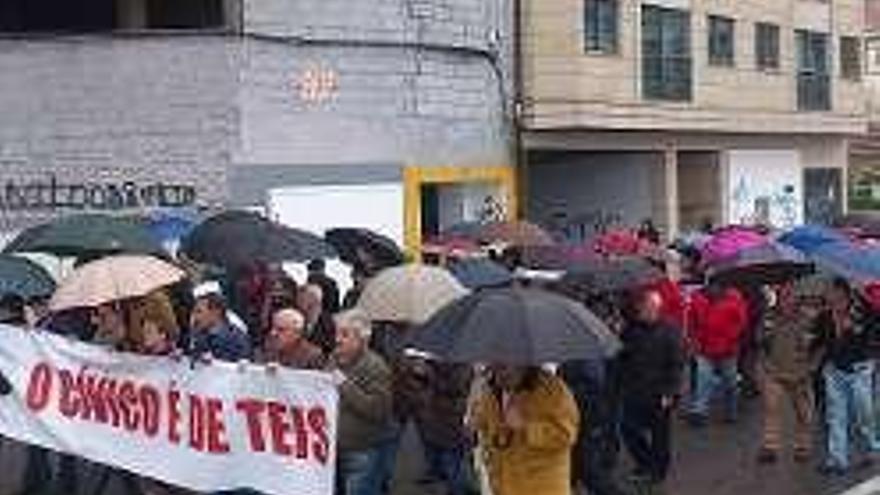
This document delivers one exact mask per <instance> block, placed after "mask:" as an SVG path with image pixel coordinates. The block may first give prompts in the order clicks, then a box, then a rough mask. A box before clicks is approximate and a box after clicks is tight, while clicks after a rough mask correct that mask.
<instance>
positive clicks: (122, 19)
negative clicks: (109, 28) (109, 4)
mask: <svg viewBox="0 0 880 495" xmlns="http://www.w3.org/2000/svg"><path fill="white" fill-rule="evenodd" d="M116 12H117V13H116V24H117V25H118V26H119V28H120V29H145V28H146V27H147V1H146V0H117V1H116Z"/></svg>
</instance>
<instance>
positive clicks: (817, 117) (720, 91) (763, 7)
mask: <svg viewBox="0 0 880 495" xmlns="http://www.w3.org/2000/svg"><path fill="white" fill-rule="evenodd" d="M619 4H620V24H619V42H620V45H619V46H620V49H619V53H618V54H613V55H601V54H600V55H596V54H587V53H585V51H584V44H583V33H584V27H583V2H582V1H580V0H559V1H553V2H548V1H544V0H527V1H526V5H527V9H526V11H527V21H526V22H527V28H526V30H525V33H526V36H525V38H524V41H523V42H524V49H525V53H526V57H527V62H526V68H525V69H526V88H527V93H528V95H529V97H530V100H531V101H532V104H531V105H530V106H529V108H527V119H526V122H527V123H528V125H529V126H530V127H532V128H535V129H549V128H562V127H599V128H610V129H641V130H650V129H680V130H699V131H724V132H730V131H734V132H768V133H787V132H796V133H829V132H833V133H859V132H863V131H864V126H865V123H866V121H865V115H864V114H865V112H864V98H865V91H864V88H863V87H862V85H861V83H860V82H854V81H847V80H843V79H841V78H840V77H839V72H840V71H839V63H840V62H839V37H840V36H842V35H847V36H860V35H861V33H862V30H863V26H864V7H863V5H862V3H861V2H859V1H857V0H840V1H834V2H827V3H820V2H805V1H802V0H777V1H773V2H743V1H736V0H690V1H688V0H682V1H679V2H676V4H680V6H682V7H684V8H687V9H689V10H690V11H691V34H692V35H691V42H692V58H693V63H694V97H693V101H692V102H686V103H661V102H653V101H645V100H644V99H642V97H641V87H640V80H639V78H640V77H641V75H640V74H641V68H640V64H641V55H640V52H641V48H640V43H641V41H640V39H641V34H640V25H641V20H640V17H641V15H640V8H641V7H640V6H641V2H640V1H639V0H620V1H619ZM709 14H717V15H724V16H729V17H733V18H734V19H735V20H736V40H735V49H736V54H735V59H736V60H735V62H736V64H735V66H734V67H711V66H709V64H708V55H707V33H706V30H707V23H708V22H707V16H708V15H709ZM755 22H773V23H776V24H778V25H779V26H780V46H781V56H780V60H781V67H780V69H779V70H778V71H772V72H761V71H759V70H758V69H757V68H756V63H755V53H754V24H755ZM799 28H810V29H814V30H819V31H822V32H826V33H830V34H831V35H832V40H833V44H832V47H831V52H832V54H833V58H834V60H835V65H834V77H833V83H832V84H833V88H834V90H833V96H832V100H833V111H832V112H799V111H797V110H796V108H797V100H796V97H797V95H796V81H795V69H796V60H795V46H794V43H795V42H794V34H793V31H794V30H795V29H799Z"/></svg>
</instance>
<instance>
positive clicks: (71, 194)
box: [0, 173, 196, 211]
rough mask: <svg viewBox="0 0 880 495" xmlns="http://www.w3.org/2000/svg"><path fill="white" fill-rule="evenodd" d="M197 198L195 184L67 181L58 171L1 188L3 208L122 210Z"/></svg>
mask: <svg viewBox="0 0 880 495" xmlns="http://www.w3.org/2000/svg"><path fill="white" fill-rule="evenodd" d="M195 202H196V188H195V187H194V186H191V185H186V184H170V183H165V182H158V181H157V182H152V183H149V184H139V183H137V182H134V181H123V182H88V181H84V182H64V181H61V180H59V179H58V178H57V177H56V176H55V174H51V173H50V174H47V175H46V176H45V177H43V178H39V179H33V180H26V181H22V180H17V179H7V180H6V181H5V183H4V184H3V186H2V188H0V210H2V211H53V210H60V209H74V210H123V209H137V208H150V207H183V206H192V205H194V204H195Z"/></svg>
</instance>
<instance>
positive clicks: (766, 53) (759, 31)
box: [755, 22, 779, 70]
mask: <svg viewBox="0 0 880 495" xmlns="http://www.w3.org/2000/svg"><path fill="white" fill-rule="evenodd" d="M755 61H756V63H757V65H758V69H759V70H774V69H778V68H779V26H777V25H775V24H767V23H764V22H759V23H757V24H755Z"/></svg>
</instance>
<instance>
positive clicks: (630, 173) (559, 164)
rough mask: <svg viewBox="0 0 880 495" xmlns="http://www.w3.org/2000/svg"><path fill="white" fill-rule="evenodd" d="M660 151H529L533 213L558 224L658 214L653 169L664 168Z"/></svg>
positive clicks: (630, 219) (530, 210)
mask: <svg viewBox="0 0 880 495" xmlns="http://www.w3.org/2000/svg"><path fill="white" fill-rule="evenodd" d="M662 159H663V156H662V155H661V154H660V153H640V152H630V153H627V152H620V153H609V152H602V151H597V152H591V153H553V152H549V151H547V152H536V153H532V154H530V159H529V162H530V166H529V186H528V187H529V200H528V217H529V218H530V219H532V220H535V221H538V222H540V223H543V224H547V225H551V224H553V217H554V216H555V215H556V214H558V213H560V212H564V213H565V214H566V215H567V217H568V218H569V219H573V218H577V217H582V218H591V217H595V218H599V217H606V218H616V219H617V220H618V221H621V222H623V223H624V224H628V225H635V224H637V223H638V222H640V221H641V220H643V219H645V218H648V217H651V216H652V215H653V213H654V202H655V195H654V193H653V185H654V177H653V174H652V171H656V170H662V165H661V164H662Z"/></svg>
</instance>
